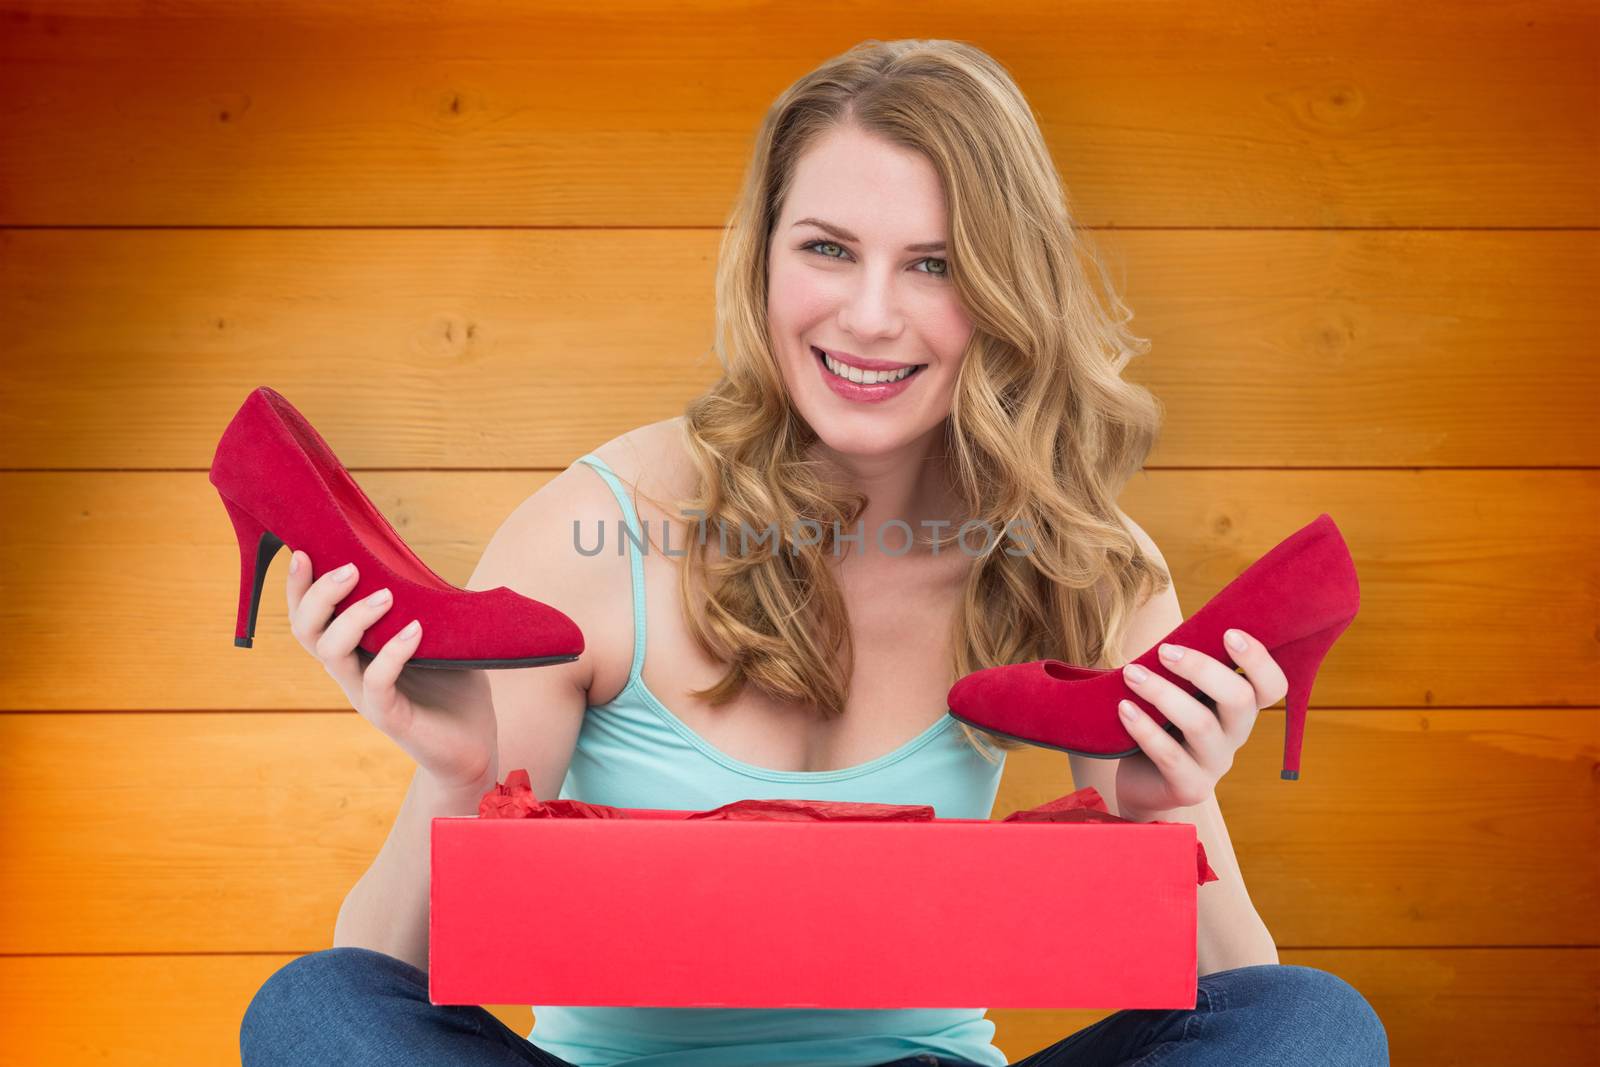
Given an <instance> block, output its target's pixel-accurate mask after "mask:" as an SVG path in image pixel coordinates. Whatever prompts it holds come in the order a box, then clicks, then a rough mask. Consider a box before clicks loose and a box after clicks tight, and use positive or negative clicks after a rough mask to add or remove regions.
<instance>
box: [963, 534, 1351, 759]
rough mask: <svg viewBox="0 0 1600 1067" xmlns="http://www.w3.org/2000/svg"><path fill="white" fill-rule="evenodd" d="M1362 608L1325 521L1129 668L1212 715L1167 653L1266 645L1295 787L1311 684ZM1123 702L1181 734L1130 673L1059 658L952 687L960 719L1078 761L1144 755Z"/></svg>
mask: <svg viewBox="0 0 1600 1067" xmlns="http://www.w3.org/2000/svg"><path fill="white" fill-rule="evenodd" d="M1360 600H1361V597H1360V584H1359V581H1358V579H1357V575H1356V569H1355V562H1354V560H1353V559H1352V557H1351V555H1350V548H1349V546H1348V545H1347V544H1345V541H1344V537H1343V536H1342V535H1341V534H1340V533H1339V528H1338V526H1337V525H1335V524H1334V521H1333V519H1332V518H1331V517H1329V516H1328V515H1327V513H1323V514H1321V515H1319V516H1317V518H1316V519H1314V520H1312V521H1311V522H1310V523H1308V524H1306V525H1305V526H1303V527H1301V528H1300V529H1299V530H1297V531H1296V532H1295V533H1294V534H1292V535H1290V536H1289V537H1288V538H1286V539H1284V540H1283V541H1282V542H1280V543H1279V544H1277V545H1276V546H1274V547H1273V548H1272V549H1271V550H1270V551H1269V552H1267V553H1266V554H1265V555H1264V556H1262V557H1261V558H1260V559H1258V560H1256V561H1255V562H1254V563H1252V564H1251V565H1250V566H1249V567H1247V568H1246V569H1245V570H1244V572H1243V573H1242V574H1240V575H1239V576H1238V577H1237V578H1235V579H1234V580H1233V581H1231V582H1229V583H1228V584H1227V585H1226V586H1224V587H1223V589H1222V591H1221V592H1219V593H1218V594H1217V595H1216V596H1214V597H1212V598H1211V599H1210V600H1209V601H1208V602H1207V603H1206V604H1205V605H1204V606H1203V607H1201V609H1200V610H1199V611H1197V612H1195V613H1194V615H1192V616H1190V617H1189V618H1188V619H1187V620H1185V621H1184V623H1183V624H1182V625H1181V626H1179V627H1178V628H1177V629H1175V630H1173V631H1172V632H1171V633H1170V634H1168V635H1167V636H1166V637H1164V638H1162V639H1161V641H1158V642H1156V644H1155V645H1154V646H1152V647H1151V648H1149V649H1148V650H1146V651H1145V652H1144V653H1143V654H1141V655H1139V656H1137V657H1135V658H1134V659H1133V660H1132V662H1134V663H1137V664H1139V665H1140V666H1142V667H1144V668H1145V669H1146V670H1148V671H1150V672H1151V673H1152V674H1156V675H1159V676H1160V677H1162V678H1165V679H1166V680H1168V681H1169V682H1172V683H1173V684H1174V685H1176V686H1178V687H1179V688H1180V689H1182V690H1184V691H1185V692H1186V693H1188V694H1189V695H1191V696H1193V697H1195V698H1196V699H1197V700H1199V701H1200V702H1201V703H1202V704H1204V705H1205V706H1206V707H1208V708H1211V709H1212V710H1213V711H1215V710H1216V704H1215V702H1214V701H1213V700H1212V699H1211V698H1210V697H1209V696H1207V695H1206V694H1205V693H1203V692H1201V691H1200V690H1199V689H1197V688H1196V687H1195V685H1194V683H1192V682H1190V681H1189V680H1188V679H1186V678H1182V677H1179V676H1178V675H1176V674H1173V673H1172V672H1171V671H1169V670H1167V668H1166V666H1165V665H1164V664H1163V663H1162V661H1161V659H1160V655H1159V650H1160V647H1161V645H1162V644H1164V643H1172V644H1177V645H1182V646H1184V647H1186V648H1193V649H1196V650H1198V651H1200V652H1203V653H1205V654H1206V655H1208V656H1211V657H1212V658H1213V659H1216V660H1218V661H1219V662H1222V663H1227V664H1231V663H1233V662H1234V659H1233V656H1232V654H1231V653H1229V652H1228V650H1227V649H1226V647H1225V646H1224V645H1223V641H1222V638H1223V634H1224V633H1225V632H1226V631H1227V630H1228V629H1229V628H1230V627H1238V628H1239V629H1241V630H1244V631H1245V632H1246V633H1249V634H1250V635H1251V636H1252V637H1254V638H1255V639H1256V640H1257V641H1260V642H1261V643H1262V644H1263V645H1265V646H1266V648H1267V649H1268V651H1269V653H1270V654H1271V655H1272V657H1273V659H1274V660H1276V661H1277V663H1278V665H1279V666H1280V667H1282V668H1283V672H1284V675H1285V676H1286V677H1287V679H1288V684H1289V690H1288V696H1287V698H1286V701H1285V718H1284V749H1283V752H1284V755H1283V770H1282V773H1281V777H1282V778H1284V779H1286V780H1290V781H1293V780H1296V779H1298V778H1299V777H1300V750H1301V747H1302V744H1303V742H1304V737H1305V715H1306V709H1307V707H1308V705H1309V702H1310V699H1311V686H1312V682H1313V681H1314V680H1315V678H1316V673H1317V669H1318V668H1319V667H1320V665H1321V663H1322V660H1323V657H1325V656H1326V655H1327V653H1328V650H1329V649H1330V648H1332V647H1333V643H1334V641H1336V640H1337V639H1338V638H1339V636H1340V635H1341V634H1342V633H1344V631H1345V630H1346V629H1347V628H1348V627H1349V626H1350V623H1351V622H1352V621H1353V620H1354V619H1355V615H1356V611H1357V609H1358V608H1359V606H1360ZM1234 669H1235V671H1240V672H1242V668H1239V667H1235V668H1234ZM1124 699H1127V700H1131V701H1133V702H1134V703H1135V704H1136V705H1138V706H1139V707H1140V708H1142V709H1143V710H1144V711H1145V713H1146V714H1148V715H1149V716H1150V718H1152V719H1153V720H1155V722H1156V724H1157V725H1158V726H1161V727H1162V728H1163V729H1165V730H1166V731H1167V732H1168V733H1169V734H1172V735H1173V736H1175V737H1180V738H1181V737H1182V731H1181V730H1179V728H1178V727H1177V725H1176V724H1175V723H1173V722H1171V721H1170V720H1168V719H1167V718H1166V716H1164V715H1162V714H1161V712H1160V711H1159V710H1157V709H1156V707H1155V706H1154V705H1153V704H1151V703H1150V702H1149V701H1147V700H1145V699H1143V698H1142V697H1141V696H1140V695H1139V694H1138V693H1135V692H1134V691H1133V690H1132V689H1130V688H1129V687H1128V685H1127V683H1126V681H1125V680H1124V678H1123V673H1122V668H1113V669H1101V668H1094V667H1080V666H1076V665H1073V664H1070V663H1065V662H1062V661H1061V660H1035V661H1033V662H1031V663H1014V664H1004V665H1001V666H996V667H987V668H984V669H982V670H978V671H974V672H972V673H971V674H969V675H967V676H966V677H964V678H961V679H959V680H958V681H957V682H956V684H955V685H954V686H952V687H951V689H950V693H949V706H950V714H951V716H952V717H953V718H955V719H958V720H960V721H962V722H965V723H967V724H968V725H969V726H973V727H975V728H977V729H980V730H985V731H987V732H989V733H992V734H998V735H1000V736H1003V737H1009V738H1012V739H1014V740H1018V741H1024V742H1027V743H1030V744H1035V745H1041V746H1043V747H1045V748H1054V749H1059V750H1061V751H1064V752H1070V753H1073V754H1074V755H1080V756H1092V757H1095V758H1098V759H1119V758H1121V757H1124V756H1131V755H1133V754H1134V753H1136V752H1138V751H1140V748H1139V745H1138V742H1136V741H1135V740H1134V739H1133V735H1132V734H1130V733H1128V731H1127V729H1126V728H1124V727H1123V725H1122V721H1121V719H1120V718H1119V717H1118V715H1117V704H1118V703H1119V702H1120V701H1122V700H1124Z"/></svg>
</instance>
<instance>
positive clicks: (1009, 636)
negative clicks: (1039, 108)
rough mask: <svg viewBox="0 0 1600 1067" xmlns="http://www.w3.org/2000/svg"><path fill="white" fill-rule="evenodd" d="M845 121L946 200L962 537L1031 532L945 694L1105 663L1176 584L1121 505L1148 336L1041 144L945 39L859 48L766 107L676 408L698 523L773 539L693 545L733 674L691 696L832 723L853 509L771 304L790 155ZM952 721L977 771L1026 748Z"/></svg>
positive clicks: (990, 577) (1011, 94) (987, 573)
mask: <svg viewBox="0 0 1600 1067" xmlns="http://www.w3.org/2000/svg"><path fill="white" fill-rule="evenodd" d="M844 126H854V127H856V128H859V129H861V130H864V131H867V132H869V133H872V134H875V135H877V136H878V137H881V138H884V139H887V140H888V141H890V142H892V143H893V144H895V145H899V146H903V147H905V148H910V149H914V150H916V151H918V152H920V153H922V154H923V155H924V156H925V157H926V158H927V159H928V160H929V161H930V162H931V163H932V165H933V167H934V168H935V170H936V171H937V172H938V174H939V176H940V179H941V180H942V182H943V185H944V190H945V196H946V200H947V204H948V208H949V237H948V244H949V250H950V251H949V259H948V260H947V272H948V274H947V276H948V277H949V278H951V279H952V283H953V284H954V285H955V286H956V289H957V292H958V294H959V297H960V299H961V301H962V304H963V306H964V308H965V309H966V311H967V312H968V314H969V315H970V317H971V319H972V321H973V324H974V330H973V336H972V339H971V341H970V343H969V345H968V348H967V350H966V355H965V357H964V359H963V361H962V365H961V371H960V374H959V375H958V377H957V382H956V387H955V395H954V400H953V403H952V408H951V412H950V415H949V416H948V417H947V419H946V420H945V423H944V427H945V433H944V449H945V457H944V459H945V462H946V467H945V469H946V470H947V471H948V472H949V477H950V479H951V483H952V485H951V488H952V489H953V490H954V491H955V492H956V493H957V494H958V497H957V499H959V500H960V501H961V502H962V506H963V507H964V509H965V510H964V512H963V513H964V514H965V515H966V516H968V517H969V520H971V521H976V522H982V523H986V524H987V529H990V530H1001V529H1004V528H1005V525H1006V523H1007V522H1024V523H1026V527H1025V528H1026V529H1027V530H1028V531H1029V540H1030V542H1031V548H1030V550H1029V551H1027V552H1025V553H1020V554H1019V553H1013V552H1009V551H1005V550H1004V549H1005V548H1006V546H1007V543H1006V541H1005V540H1004V539H994V540H993V544H992V548H991V549H990V550H989V551H987V552H984V553H981V554H973V556H974V562H973V565H972V566H971V568H970V569H969V572H968V577H967V580H966V584H965V589H964V592H963V595H962V604H961V606H960V610H959V612H958V614H957V618H956V623H955V626H954V632H953V633H952V634H951V635H950V637H951V642H950V643H951V646H952V649H953V658H952V662H951V664H950V671H951V674H950V679H949V680H950V682H951V684H954V682H955V681H956V679H958V678H960V677H962V676H963V675H966V674H968V673H970V672H972V671H975V670H978V669H980V668H984V667H990V666H995V665H998V664H1007V663H1017V662H1025V661H1030V660H1038V659H1046V658H1054V659H1061V660H1065V661H1067V662H1070V663H1075V664H1089V665H1098V664H1100V663H1101V661H1102V660H1106V661H1107V662H1106V664H1105V665H1108V666H1120V665H1121V663H1120V649H1121V646H1122V638H1123V635H1124V633H1125V630H1126V627H1127V625H1128V624H1129V622H1130V620H1131V617H1132V615H1133V612H1134V610H1135V609H1136V607H1137V604H1138V598H1139V596H1140V594H1141V591H1142V590H1143V589H1145V587H1146V586H1149V587H1150V589H1151V592H1152V593H1154V592H1159V591H1160V590H1161V589H1164V588H1165V587H1166V584H1167V583H1168V582H1169V581H1170V577H1169V576H1168V575H1167V573H1166V572H1165V571H1164V570H1162V569H1161V568H1160V566H1159V565H1158V564H1157V563H1155V561H1154V560H1153V559H1151V558H1150V557H1149V556H1148V555H1147V554H1146V553H1144V552H1143V551H1141V549H1140V547H1139V545H1138V543H1137V541H1136V540H1135V538H1134V537H1133V535H1132V534H1131V532H1130V531H1129V530H1128V529H1127V528H1126V527H1125V526H1124V525H1123V524H1122V523H1121V522H1120V520H1119V519H1118V518H1117V513H1116V509H1115V501H1116V499H1117V497H1118V496H1119V495H1120V494H1121V491H1122V488H1123V486H1124V485H1125V484H1126V483H1127V481H1128V479H1129V478H1131V477H1132V476H1133V474H1135V473H1136V472H1137V471H1138V470H1139V469H1140V468H1141V467H1142V465H1143V463H1144V460H1145V457H1146V456H1147V455H1148V454H1149V452H1150V450H1151V448H1152V447H1153V446H1154V444H1155V439H1156V436H1157V433H1158V430H1159V427H1160V424H1161V417H1162V409H1161V405H1160V403H1159V401H1158V400H1157V399H1156V398H1155V397H1154V396H1153V395H1152V394H1151V393H1150V392H1149V391H1148V390H1146V389H1144V388H1142V387H1140V386H1137V385H1133V384H1131V383H1128V382H1125V381H1123V380H1122V377H1121V372H1122V369H1123V368H1124V367H1125V366H1126V365H1127V364H1128V362H1129V360H1131V359H1132V358H1134V357H1135V356H1137V355H1143V354H1144V353H1145V352H1146V351H1147V350H1148V348H1149V342H1148V341H1147V340H1144V339H1142V338H1138V337H1136V336H1134V335H1132V334H1131V333H1130V332H1129V331H1128V329H1127V323H1128V321H1129V319H1131V318H1132V315H1131V313H1130V312H1129V311H1128V309H1127V307H1126V306H1125V305H1124V304H1123V303H1122V302H1121V300H1120V299H1119V298H1118V297H1117V296H1116V294H1115V292H1114V291H1113V287H1112V285H1111V280H1110V278H1109V276H1108V275H1107V272H1106V269H1105V266H1104V264H1103V263H1102V262H1101V261H1100V259H1099V257H1098V256H1097V255H1096V254H1095V253H1094V251H1093V250H1092V249H1090V248H1089V246H1088V245H1087V243H1086V242H1085V240H1084V239H1083V238H1082V237H1081V236H1080V235H1079V234H1078V232H1077V231H1076V229H1075V228H1074V225H1073V222H1072V218H1071V215H1070V212H1069V210H1068V202H1067V195H1066V191H1065V189H1064V187H1063V185H1062V183H1061V179H1060V176H1059V175H1058V174H1057V172H1056V170H1055V167H1054V164H1053V162H1052V159H1051V156H1050V153H1049V150H1048V149H1047V148H1046V146H1045V142H1044V137H1043V134H1042V133H1041V132H1040V130H1039V126H1038V123H1037V121H1036V120H1035V118H1034V115H1033V112H1032V110H1031V109H1030V107H1029V105H1028V103H1027V101H1026V100H1025V99H1024V97H1023V95H1022V93H1021V91H1020V90H1019V89H1018V88H1017V86H1016V84H1015V82H1013V81H1012V79H1011V77H1010V75H1009V74H1008V73H1007V72H1006V70H1005V69H1004V68H1003V67H1002V66H1001V65H1000V64H999V63H997V62H996V61H995V60H994V59H993V58H991V57H990V56H989V55H988V54H986V53H985V52H983V51H982V50H980V49H978V48H976V47H974V46H972V45H969V44H965V43H962V42H958V41H945V40H897V41H888V42H882V41H878V40H867V41H863V42H862V43H861V44H858V45H857V46H855V47H854V48H851V49H850V50H849V51H847V52H845V53H843V54H841V55H839V56H837V57H835V58H833V59H830V60H828V61H827V62H825V63H823V64H822V65H821V66H820V67H818V68H817V69H816V70H814V71H812V72H811V73H809V74H807V75H805V76H804V77H802V78H801V79H799V80H798V81H796V82H795V83H794V84H793V85H791V86H790V87H789V88H788V89H786V90H785V91H784V92H783V93H782V94H781V95H780V96H779V97H778V98H777V100H776V101H775V102H774V103H773V104H772V106H771V107H770V109H769V110H768V112H767V114H766V117H765V119H764V120H763V122H762V124H761V128H760V131H759V133H758V135H757V137H756V142H755V147H754V153H753V156H752V158H751V160H750V163H749V167H748V169H747V171H746V173H745V177H744V181H743V185H742V188H741V190H740V193H739V196H738V199H737V202H736V203H735V204H734V207H733V210H732V212H731V213H730V215H729V217H728V221H727V225H726V227H725V229H724V231H723V235H722V244H721V251H720V256H719V260H718V264H717V274H716V302H717V307H716V339H715V345H714V347H715V351H716V354H717V358H718V361H719V362H720V363H721V365H722V371H723V373H722V376H721V377H720V379H719V380H718V381H717V382H716V383H715V384H714V385H713V386H711V387H710V389H708V390H707V391H706V392H705V393H704V394H703V395H701V396H699V397H698V398H696V399H695V400H693V401H692V402H691V403H690V404H689V406H688V407H687V409H686V411H685V418H684V430H685V442H686V446H687V448H688V451H689V454H690V456H691V458H692V461H693V464H694V468H695V470H696V472H697V473H696V477H697V485H698V490H697V492H696V494H695V495H694V496H692V497H690V498H688V499H682V500H678V501H677V502H676V503H677V504H678V506H679V508H680V512H682V511H690V510H692V511H693V512H698V513H701V514H703V515H704V519H703V520H702V521H703V522H705V523H706V524H707V525H708V526H712V527H713V528H715V527H716V524H718V523H721V524H726V525H725V526H724V527H721V528H726V529H756V530H765V529H768V528H769V526H770V524H771V523H773V522H774V521H776V523H777V526H778V531H779V536H778V537H777V538H775V539H773V540H772V542H770V543H768V544H760V543H758V545H757V546H756V549H757V550H756V551H754V552H748V553H740V554H729V555H722V554H720V553H717V554H713V553H712V552H711V550H710V546H709V545H708V544H707V543H706V538H704V537H699V538H690V539H689V547H688V549H687V550H686V552H687V554H686V555H685V556H684V557H683V563H684V566H682V567H681V568H680V584H679V592H680V596H681V603H682V607H683V614H684V617H685V618H686V619H687V620H689V626H690V630H691V632H692V634H693V636H694V640H695V641H696V642H697V644H698V645H699V646H700V648H701V649H702V650H704V652H705V653H706V654H707V655H709V656H711V657H713V659H714V660H715V661H716V662H726V663H728V664H729V667H728V670H727V673H726V674H725V675H724V676H723V677H722V679H721V680H720V681H718V682H717V683H716V684H715V685H713V686H711V687H710V688H708V689H703V690H699V691H696V692H695V693H694V695H695V696H697V697H702V698H705V699H707V700H708V701H709V702H710V703H712V704H713V705H721V704H726V703H727V702H729V701H731V700H733V699H734V698H735V697H736V696H737V695H738V694H739V693H740V692H741V690H742V689H743V687H744V686H745V685H754V686H757V687H758V688H759V689H760V690H762V691H764V692H765V693H767V694H769V695H770V696H771V697H773V698H776V699H778V700H783V701H789V702H795V703H799V704H802V705H809V706H812V707H815V708H817V709H819V710H820V712H821V714H822V715H823V716H824V717H825V718H834V717H837V716H839V715H841V714H843V710H844V706H845V698H846V695H847V693H848V689H849V680H850V677H851V663H852V662H853V656H854V652H853V645H852V642H851V638H850V627H849V620H848V617H847V614H846V609H845V604H844V601H843V598H842V596H841V593H840V590H839V588H838V585H837V583H836V582H835V580H834V575H833V572H832V571H831V570H830V569H829V566H828V563H827V555H828V553H830V552H831V551H832V549H833V543H834V539H833V536H832V532H833V531H834V530H836V529H837V528H840V527H842V528H843V529H845V530H851V529H854V527H855V522H856V519H857V518H858V517H859V516H860V515H861V514H862V511H863V510H864V508H865V506H866V500H867V498H866V497H865V496H864V495H862V494H860V493H859V492H856V491H853V490H850V489H848V488H846V487H841V486H838V485H835V484H832V483H831V482H830V481H828V480H827V479H826V478H825V477H824V476H823V473H822V471H821V469H820V468H819V467H818V465H817V463H816V462H814V461H813V460H811V459H809V458H808V449H809V447H810V446H811V445H812V444H813V443H814V442H816V440H817V435H816V434H815V433H814V432H813V431H812V430H811V429H810V427H809V426H808V425H807V424H806V423H805V421H804V420H803V419H802V418H801V417H800V416H799V414H798V412H797V411H796V410H795V408H794V407H793V405H792V403H791V401H790V398H789V396H788V394H787V390H786V389H785V387H784V384H783V379H782V376H781V372H780V370H779V367H778V362H777V357H776V355H775V353H774V352H773V350H772V348H771V340H770V337H769V333H768V328H767V320H766V306H767V297H766V290H767V248H768V242H769V239H770V236H771V233H772V229H773V227H774V225H775V224H776V222H777V220H778V218H779V216H780V210H781V207H782V205H783V203H784V198H785V195H786V193H787V192H788V189H789V186H790V182H791V179H792V177H793V175H794V171H795V164H796V161H797V160H798V159H799V158H800V156H801V155H802V154H803V153H804V152H805V151H806V150H807V148H808V147H810V146H811V145H812V144H813V143H814V142H815V141H816V140H817V138H818V137H820V136H822V135H823V134H825V133H827V132H829V131H832V130H834V129H836V128H839V127H844ZM1095 277H1097V278H1098V280H1099V283H1100V285H1101V286H1102V287H1103V290H1104V296H1103V297H1102V296H1101V295H1099V294H1097V292H1096V291H1095V290H1094V289H1093V288H1092V287H1091V282H1092V279H1093V278H1095ZM1108 306H1109V307H1114V308H1115V309H1116V310H1117V311H1118V312H1120V316H1119V317H1118V318H1115V319H1113V318H1112V317H1111V316H1110V315H1109V314H1108V311H1107V307H1108ZM806 520H809V521H811V522H814V523H816V524H818V525H819V526H820V528H821V529H822V530H823V531H826V533H825V534H824V536H823V537H822V538H821V539H820V541H818V542H817V543H814V544H806V543H804V542H803V541H802V540H799V539H795V538H793V537H792V536H791V534H792V533H793V531H794V530H795V529H796V528H797V524H800V523H802V522H804V521H806ZM835 523H837V524H838V527H835V525H834V524H835ZM741 524H745V525H741ZM810 528H811V529H815V528H816V527H810ZM702 529H704V528H702ZM813 540H814V539H813ZM969 554H971V553H969ZM839 650H842V651H843V656H842V657H841V656H839V655H836V652H838V651H839ZM1112 660H1117V661H1118V662H1111V661H1112ZM958 725H960V726H961V728H962V731H963V734H964V736H965V738H966V740H967V742H968V743H969V744H971V745H972V747H973V748H974V749H975V750H976V751H977V752H978V753H979V754H980V755H981V756H983V757H984V758H985V759H986V760H989V761H990V762H991V763H992V762H995V761H996V760H997V759H998V756H997V753H996V751H995V750H996V749H1015V748H1019V747H1021V745H1022V743H1021V742H1017V741H1013V740H1011V739H1009V738H1004V737H999V736H996V735H992V734H989V733H987V732H984V731H979V730H974V729H973V728H971V727H969V726H968V725H967V724H965V723H958Z"/></svg>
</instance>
